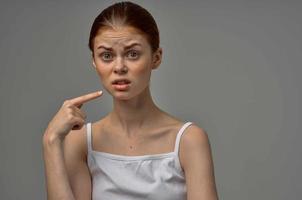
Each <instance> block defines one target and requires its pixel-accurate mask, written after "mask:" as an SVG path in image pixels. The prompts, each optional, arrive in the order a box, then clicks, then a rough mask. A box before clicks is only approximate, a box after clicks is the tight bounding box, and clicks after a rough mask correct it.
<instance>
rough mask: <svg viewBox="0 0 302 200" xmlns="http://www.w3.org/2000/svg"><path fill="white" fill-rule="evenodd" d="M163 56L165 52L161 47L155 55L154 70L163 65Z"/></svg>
mask: <svg viewBox="0 0 302 200" xmlns="http://www.w3.org/2000/svg"><path fill="white" fill-rule="evenodd" d="M162 55H163V50H162V48H161V47H159V48H158V49H157V50H156V52H154V53H153V63H152V69H157V68H158V67H159V65H160V63H161V60H162Z"/></svg>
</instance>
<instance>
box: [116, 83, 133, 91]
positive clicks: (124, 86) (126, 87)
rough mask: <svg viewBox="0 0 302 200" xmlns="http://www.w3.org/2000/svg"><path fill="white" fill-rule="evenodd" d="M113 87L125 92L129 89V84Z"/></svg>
mask: <svg viewBox="0 0 302 200" xmlns="http://www.w3.org/2000/svg"><path fill="white" fill-rule="evenodd" d="M113 87H114V88H115V89H117V90H126V89H128V88H129V87H130V83H127V84H113Z"/></svg>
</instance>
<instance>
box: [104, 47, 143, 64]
mask: <svg viewBox="0 0 302 200" xmlns="http://www.w3.org/2000/svg"><path fill="white" fill-rule="evenodd" d="M133 52H134V53H136V57H135V58H133V60H136V59H138V57H139V56H140V53H139V52H138V51H136V50H130V51H128V52H127V55H128V54H129V53H133ZM106 54H107V55H108V54H111V53H110V52H108V51H107V52H103V53H101V54H100V57H101V59H102V60H103V61H105V62H109V61H110V60H111V59H109V60H108V59H104V57H103V56H104V55H106ZM131 59H132V58H131Z"/></svg>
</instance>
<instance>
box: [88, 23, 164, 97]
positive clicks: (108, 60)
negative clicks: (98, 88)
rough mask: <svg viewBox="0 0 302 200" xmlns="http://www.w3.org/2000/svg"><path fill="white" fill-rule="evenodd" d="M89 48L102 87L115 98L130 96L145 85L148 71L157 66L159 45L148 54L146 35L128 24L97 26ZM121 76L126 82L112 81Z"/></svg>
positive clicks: (149, 48) (147, 84)
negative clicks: (122, 84)
mask: <svg viewBox="0 0 302 200" xmlns="http://www.w3.org/2000/svg"><path fill="white" fill-rule="evenodd" d="M93 49H94V54H93V65H94V67H95V69H96V70H97V73H98V75H99V76H100V79H101V81H102V84H103V86H104V87H105V89H106V90H107V91H108V92H109V93H110V94H111V95H113V96H114V97H115V98H119V99H131V98H132V97H134V96H137V95H138V94H140V93H141V92H142V91H144V90H145V89H146V87H147V86H149V81H150V76H151V71H152V69H155V68H157V67H158V66H159V64H160V62H161V55H162V50H161V48H159V49H158V51H157V52H155V53H153V54H152V51H151V46H150V44H149V43H148V41H147V39H146V37H145V36H144V35H143V34H141V33H140V32H139V31H137V29H135V28H133V27H130V26H124V27H119V28H118V29H111V28H106V29H104V28H103V29H100V30H99V32H98V34H97V35H96V37H95V39H94V47H93ZM123 78H125V79H128V80H130V81H131V82H130V84H128V85H127V86H125V85H124V86H116V85H114V84H112V82H113V81H114V80H116V79H123Z"/></svg>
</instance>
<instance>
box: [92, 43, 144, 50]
mask: <svg viewBox="0 0 302 200" xmlns="http://www.w3.org/2000/svg"><path fill="white" fill-rule="evenodd" d="M136 45H139V46H142V45H141V44H140V43H137V42H135V43H133V44H130V45H129V46H126V47H125V49H130V48H131V47H133V46H136ZM100 48H103V49H106V50H113V49H112V48H111V47H106V46H103V45H100V46H99V47H98V48H97V49H100Z"/></svg>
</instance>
